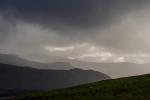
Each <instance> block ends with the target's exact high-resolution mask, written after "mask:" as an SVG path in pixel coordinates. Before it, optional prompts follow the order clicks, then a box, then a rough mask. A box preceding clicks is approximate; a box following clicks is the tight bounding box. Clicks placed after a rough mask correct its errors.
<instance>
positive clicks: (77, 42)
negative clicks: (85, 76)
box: [0, 0, 150, 63]
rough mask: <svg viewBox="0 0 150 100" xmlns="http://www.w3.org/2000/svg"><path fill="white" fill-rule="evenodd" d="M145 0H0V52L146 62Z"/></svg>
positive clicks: (148, 4)
mask: <svg viewBox="0 0 150 100" xmlns="http://www.w3.org/2000/svg"><path fill="white" fill-rule="evenodd" d="M149 11H150V1H149V0H0V53H9V54H16V55H19V56H22V57H27V58H29V59H31V58H32V60H37V58H38V59H40V60H41V61H48V60H49V59H48V57H51V56H60V57H65V58H69V59H77V60H82V61H92V62H136V63H147V62H150V39H149V38H150V13H149Z"/></svg>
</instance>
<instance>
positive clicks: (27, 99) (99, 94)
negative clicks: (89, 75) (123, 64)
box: [16, 74, 150, 100]
mask: <svg viewBox="0 0 150 100" xmlns="http://www.w3.org/2000/svg"><path fill="white" fill-rule="evenodd" d="M16 100H150V74H149V75H142V76H134V77H128V78H121V79H115V80H107V81H101V82H96V83H92V84H87V85H81V86H77V87H73V88H67V89H62V90H56V91H51V92H41V93H34V94H33V93H32V94H31V95H26V96H22V97H19V98H17V99H16Z"/></svg>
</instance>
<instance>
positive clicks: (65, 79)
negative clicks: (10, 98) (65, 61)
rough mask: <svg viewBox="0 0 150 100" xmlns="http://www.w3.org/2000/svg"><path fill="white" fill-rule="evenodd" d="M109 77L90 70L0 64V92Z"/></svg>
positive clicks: (34, 88)
mask: <svg viewBox="0 0 150 100" xmlns="http://www.w3.org/2000/svg"><path fill="white" fill-rule="evenodd" d="M106 79H110V77H109V76H107V75H105V74H103V73H100V72H96V71H92V70H81V69H72V70H40V69H34V68H30V67H18V66H14V65H7V64H0V80H1V81H0V93H1V94H2V92H3V91H4V92H5V90H6V91H8V90H11V91H12V90H15V91H16V90H19V91H21V90H25V91H31V90H52V89H59V88H65V87H69V86H75V85H79V84H85V83H91V82H95V81H100V80H106Z"/></svg>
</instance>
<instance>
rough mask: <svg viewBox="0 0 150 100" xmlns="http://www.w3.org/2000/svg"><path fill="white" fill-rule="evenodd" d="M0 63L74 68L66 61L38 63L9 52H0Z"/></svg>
mask: <svg viewBox="0 0 150 100" xmlns="http://www.w3.org/2000/svg"><path fill="white" fill-rule="evenodd" d="M0 63H3V64H10V65H17V66H29V67H32V68H39V69H57V70H69V69H73V68H74V67H73V66H72V65H71V64H69V63H67V62H53V63H40V62H35V61H30V60H27V59H23V58H21V57H18V56H15V55H9V54H0Z"/></svg>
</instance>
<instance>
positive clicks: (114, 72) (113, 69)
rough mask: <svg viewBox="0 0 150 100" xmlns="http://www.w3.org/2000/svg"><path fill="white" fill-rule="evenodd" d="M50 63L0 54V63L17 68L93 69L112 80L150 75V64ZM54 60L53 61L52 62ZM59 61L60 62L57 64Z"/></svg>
mask: <svg viewBox="0 0 150 100" xmlns="http://www.w3.org/2000/svg"><path fill="white" fill-rule="evenodd" d="M52 58H54V57H51V58H50V61H49V62H50V63H40V62H36V61H30V60H26V59H23V58H21V57H18V56H15V55H8V54H0V63H3V64H11V65H17V66H29V67H32V68H38V69H55V70H69V69H73V68H79V69H91V70H95V71H99V72H103V73H105V74H107V75H109V76H111V77H112V78H119V77H127V76H133V75H141V74H145V73H150V68H149V65H150V64H149V63H147V64H136V63H127V62H121V63H96V62H83V61H78V60H71V59H66V58H61V57H60V58H59V57H56V58H57V59H55V60H54V59H52ZM51 59H52V60H51ZM57 61H58V62H57Z"/></svg>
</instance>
